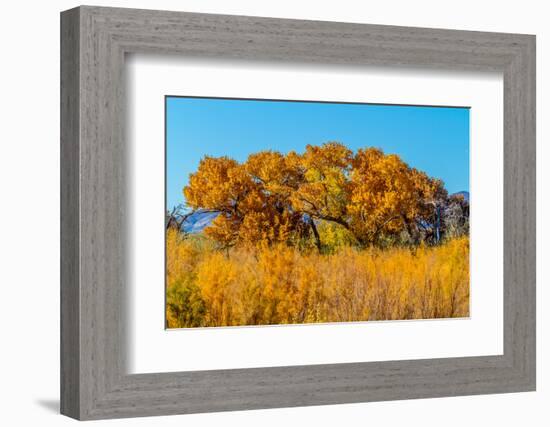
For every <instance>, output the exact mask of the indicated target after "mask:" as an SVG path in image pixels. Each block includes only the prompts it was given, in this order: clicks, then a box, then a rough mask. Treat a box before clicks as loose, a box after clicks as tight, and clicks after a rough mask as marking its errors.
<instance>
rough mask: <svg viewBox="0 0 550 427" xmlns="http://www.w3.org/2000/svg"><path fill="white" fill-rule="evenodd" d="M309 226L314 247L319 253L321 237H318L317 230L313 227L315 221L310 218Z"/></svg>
mask: <svg viewBox="0 0 550 427" xmlns="http://www.w3.org/2000/svg"><path fill="white" fill-rule="evenodd" d="M309 226H310V227H311V231H313V236H314V237H315V246H317V250H318V251H319V252H321V236H319V231H318V230H317V226H316V225H315V221H313V218H312V217H309Z"/></svg>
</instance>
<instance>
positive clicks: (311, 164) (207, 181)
mask: <svg viewBox="0 0 550 427" xmlns="http://www.w3.org/2000/svg"><path fill="white" fill-rule="evenodd" d="M184 195H185V198H186V200H187V204H188V205H189V207H190V208H192V209H202V210H204V211H212V212H218V213H219V215H218V216H217V217H216V219H215V220H214V221H213V223H212V224H211V225H210V226H209V227H207V228H206V229H205V233H206V234H208V235H209V236H210V237H212V238H214V239H215V240H217V241H218V242H220V243H221V244H222V245H223V246H224V247H228V246H233V245H237V244H242V245H251V244H252V245H256V244H273V243H277V242H285V243H288V244H296V243H297V242H299V241H301V240H303V239H304V238H307V237H308V235H309V236H310V238H311V239H312V240H313V241H314V243H315V245H316V246H317V248H318V249H321V237H320V234H319V231H318V226H317V224H318V223H321V222H328V223H332V224H335V225H337V226H339V227H343V228H344V229H345V230H347V231H348V232H349V233H351V234H352V235H353V236H354V238H355V239H356V241H357V242H358V243H359V244H361V245H373V244H377V243H378V242H379V240H380V239H381V237H382V236H385V237H387V236H396V235H399V234H400V233H403V232H406V233H407V234H408V236H409V239H410V240H411V241H412V242H414V243H418V240H419V239H420V236H421V232H420V228H421V226H422V224H428V223H429V224H433V223H434V222H439V221H440V210H441V206H442V205H443V203H444V201H445V200H446V198H447V193H446V191H445V189H444V188H443V183H442V182H441V181H440V180H437V179H433V178H430V177H428V176H427V175H426V174H425V173H423V172H421V171H418V170H417V169H414V168H410V167H409V166H408V165H407V164H406V163H405V162H403V161H402V160H401V159H400V158H399V156H397V155H386V154H384V153H383V152H382V151H381V150H379V149H376V148H367V149H360V150H358V152H357V153H355V154H354V153H353V152H352V151H351V150H350V149H348V148H347V147H345V146H344V145H343V144H340V143H337V142H329V143H326V144H323V145H321V146H312V145H308V146H307V147H306V150H305V152H304V153H303V154H297V153H295V152H290V153H288V154H286V155H285V154H281V153H278V152H275V151H262V152H259V153H255V154H252V155H250V156H249V157H248V159H247V160H246V162H244V163H238V162H236V161H235V160H233V159H230V158H228V157H219V158H215V157H208V156H207V157H205V158H204V159H202V160H201V162H200V164H199V168H198V170H197V171H196V172H195V173H193V174H191V176H190V179H189V184H188V185H187V186H186V187H185V188H184Z"/></svg>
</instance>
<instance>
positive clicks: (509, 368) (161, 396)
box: [61, 6, 535, 419]
mask: <svg viewBox="0 0 550 427" xmlns="http://www.w3.org/2000/svg"><path fill="white" fill-rule="evenodd" d="M132 52H140V53H143V52H150V53H169V54H179V55H187V56H193V57H216V58H244V59H261V60H277V61H280V60H284V61H294V62H301V63H304V62H308V63H329V64H344V65H346V64H348V65H352V66H357V65H364V64H370V65H372V64H376V65H391V66H397V67H398V66H417V67H435V68H446V69H451V70H465V69H466V70H492V71H495V70H496V71H501V72H503V75H504V266H503V268H504V354H503V355H501V356H487V357H464V358H446V359H427V360H411V361H391V362H369V363H350V364H332V365H316V366H292V367H272V368H260V369H235V370H219V371H202V372H179V373H157V374H139V375H128V374H127V373H126V371H125V339H126V335H125V327H126V326H125V322H124V319H125V304H124V296H125V278H126V277H127V264H126V257H125V254H126V249H127V248H126V239H125V237H126V234H127V230H126V228H125V222H124V217H125V209H126V203H125V193H126V191H125V190H126V178H127V176H126V172H125V171H126V165H125V162H126V160H125V159H126V156H125V149H126V147H125V139H124V132H125V131H124V119H125V114H124V102H125V93H124V91H125V85H124V58H125V54H126V53H132ZM162 143H163V142H162V141H159V147H160V146H161V145H162ZM61 166H62V167H61V412H62V413H63V414H66V415H68V416H71V417H74V418H77V419H100V418H115V417H133V416H148V415H166V414H183V413H193V412H213V411H228V410H243V409H257V408H274V407H285V406H286V407H290V406H303V405H325V404H337V403H348V402H364V401H379V400H390V399H411V398H423V397H435V396H457V395H467V394H482V393H503V392H517V391H529V390H534V389H535V37H534V36H531V35H519V34H497V33H484V32H470V31H451V30H439V29H424V28H406V27H391V26H378V25H359V24H347V23H335V22H314V21H300V20H286V19H269V18H256V17H243V16H223V15H208V14H196V13H181V12H164V11H148V10H133V9H114V8H102V7H88V6H83V7H79V8H76V9H71V10H68V11H66V12H63V13H62V14H61Z"/></svg>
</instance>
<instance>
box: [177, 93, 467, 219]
mask: <svg viewBox="0 0 550 427" xmlns="http://www.w3.org/2000/svg"><path fill="white" fill-rule="evenodd" d="M166 114H167V117H166V192H167V194H166V197H167V200H166V202H167V208H171V207H172V206H174V205H176V204H178V203H182V202H184V200H185V199H184V197H183V194H182V189H183V187H184V186H185V185H187V182H188V178H189V174H190V173H192V172H194V171H196V170H197V167H198V165H199V161H200V159H201V158H202V157H204V156H205V155H209V156H216V157H217V156H229V157H231V158H233V159H235V160H238V161H244V160H246V158H247V157H248V155H249V154H250V153H253V152H256V151H260V150H275V151H279V152H281V153H286V152H288V151H291V150H294V151H296V152H303V150H304V149H305V146H306V145H307V144H312V145H320V144H323V143H324V142H327V141H339V142H341V143H343V144H345V145H346V146H347V147H349V148H351V149H352V150H357V149H358V148H361V147H368V146H374V147H379V148H381V149H382V150H383V151H384V152H385V153H395V154H398V155H399V156H401V158H402V159H403V160H404V161H406V162H407V163H408V164H409V165H410V166H413V167H415V168H418V169H420V170H423V171H424V172H426V173H427V174H428V175H430V176H432V177H437V178H440V179H442V180H443V182H444V183H445V188H446V189H447V191H449V193H454V192H457V191H469V188H470V182H469V156H470V155H469V145H470V130H469V129H470V123H469V121H470V110H469V109H468V108H443V107H423V106H399V105H369V104H339V103H311V102H294V101H293V102H287V101H284V102H280V101H277V102H275V101H256V100H226V99H215V98H179V97H167V99H166Z"/></svg>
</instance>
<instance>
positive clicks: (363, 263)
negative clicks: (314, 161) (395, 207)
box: [166, 230, 469, 328]
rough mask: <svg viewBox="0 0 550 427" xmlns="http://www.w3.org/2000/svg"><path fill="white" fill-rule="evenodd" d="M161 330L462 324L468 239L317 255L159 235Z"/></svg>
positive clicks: (465, 305)
mask: <svg viewBox="0 0 550 427" xmlns="http://www.w3.org/2000/svg"><path fill="white" fill-rule="evenodd" d="M166 237H167V239H166V243H167V247H166V256H167V305H166V318H167V327H169V328H184V327H197V326H237V325H267V324H289V323H312V322H348V321H365V320H396V319H430V318H450V317H467V316H468V315H469V239H468V238H467V237H463V238H458V239H454V240H451V241H448V242H446V243H445V244H443V245H440V246H435V247H424V246H421V247H418V248H416V249H410V248H392V249H375V248H372V249H364V250H358V249H354V248H351V247H344V248H341V249H339V250H338V251H337V252H336V253H334V254H330V255H322V254H318V253H315V252H310V253H304V252H300V251H299V250H297V249H295V248H292V247H287V246H282V245H281V246H276V247H266V248H263V249H254V250H252V249H248V250H246V249H232V250H229V251H223V252H222V251H218V250H216V249H215V248H214V247H213V245H212V244H211V243H210V242H209V241H208V240H205V239H201V238H197V237H195V238H188V239H184V238H183V237H182V235H181V234H180V233H178V232H177V231H175V230H168V231H167V236H166Z"/></svg>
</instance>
